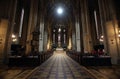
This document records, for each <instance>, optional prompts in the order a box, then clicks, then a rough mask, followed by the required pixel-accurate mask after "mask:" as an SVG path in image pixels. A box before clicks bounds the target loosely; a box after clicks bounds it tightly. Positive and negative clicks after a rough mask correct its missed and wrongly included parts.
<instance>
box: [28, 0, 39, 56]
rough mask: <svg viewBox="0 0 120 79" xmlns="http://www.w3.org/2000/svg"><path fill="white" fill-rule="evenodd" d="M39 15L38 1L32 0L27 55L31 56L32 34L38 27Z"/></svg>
mask: <svg viewBox="0 0 120 79" xmlns="http://www.w3.org/2000/svg"><path fill="white" fill-rule="evenodd" d="M37 13H38V0H35V1H34V0H31V4H30V14H29V21H28V30H27V42H26V54H29V53H30V52H31V40H32V32H33V31H34V30H35V28H36V25H37Z"/></svg>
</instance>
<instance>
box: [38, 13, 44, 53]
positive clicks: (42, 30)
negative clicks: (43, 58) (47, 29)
mask: <svg viewBox="0 0 120 79" xmlns="http://www.w3.org/2000/svg"><path fill="white" fill-rule="evenodd" d="M43 35H44V17H43V15H41V18H40V35H39V52H42V51H43V42H44V36H43Z"/></svg>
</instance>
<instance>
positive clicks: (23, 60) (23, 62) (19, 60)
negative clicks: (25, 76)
mask: <svg viewBox="0 0 120 79" xmlns="http://www.w3.org/2000/svg"><path fill="white" fill-rule="evenodd" d="M52 55H53V51H46V52H41V53H40V54H38V55H29V56H19V55H14V56H9V62H8V66H10V67H13V66H20V67H21V66H39V65H40V64H42V63H43V62H44V61H46V60H47V59H48V58H49V57H51V56H52Z"/></svg>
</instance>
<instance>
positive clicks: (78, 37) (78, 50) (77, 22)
mask: <svg viewBox="0 0 120 79" xmlns="http://www.w3.org/2000/svg"><path fill="white" fill-rule="evenodd" d="M77 17H78V16H76V21H75V30H76V49H77V52H81V43H80V24H79V20H78V18H77Z"/></svg>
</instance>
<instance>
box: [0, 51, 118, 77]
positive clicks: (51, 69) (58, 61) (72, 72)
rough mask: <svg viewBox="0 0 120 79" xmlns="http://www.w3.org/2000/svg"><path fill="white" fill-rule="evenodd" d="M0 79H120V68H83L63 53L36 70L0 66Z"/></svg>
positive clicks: (57, 53) (59, 52)
mask: <svg viewBox="0 0 120 79" xmlns="http://www.w3.org/2000/svg"><path fill="white" fill-rule="evenodd" d="M0 79H120V66H109V67H108V66H106V67H104V66H99V67H94V66H92V67H86V68H85V67H83V66H81V65H79V64H78V63H76V62H75V61H74V60H72V59H71V58H69V57H68V56H67V55H66V54H65V52H63V51H55V53H54V55H53V56H52V57H50V58H49V59H48V60H47V61H46V62H44V63H43V64H42V65H40V66H38V67H36V68H24V67H19V68H18V67H12V68H7V67H5V66H0Z"/></svg>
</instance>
